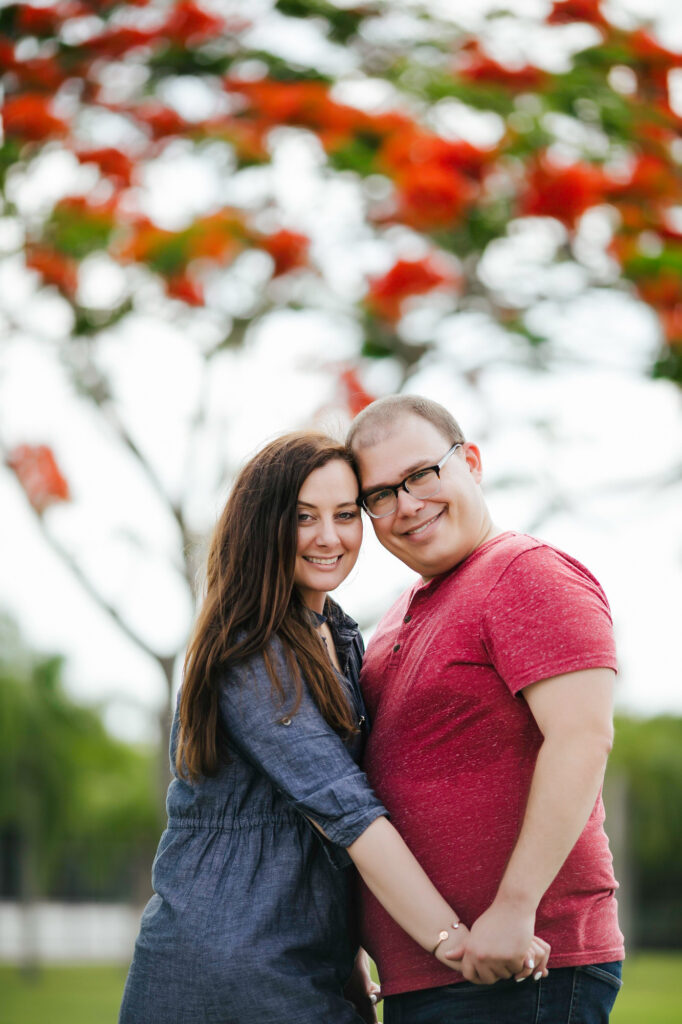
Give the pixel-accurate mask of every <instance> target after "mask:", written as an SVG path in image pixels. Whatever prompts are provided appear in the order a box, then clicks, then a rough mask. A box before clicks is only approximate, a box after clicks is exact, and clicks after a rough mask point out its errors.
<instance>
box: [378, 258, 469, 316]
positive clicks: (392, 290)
mask: <svg viewBox="0 0 682 1024" xmlns="http://www.w3.org/2000/svg"><path fill="white" fill-rule="evenodd" d="M458 284H459V279H458V278H457V276H456V275H455V274H454V273H453V272H452V271H448V270H444V269H441V268H439V267H438V266H436V265H434V263H433V261H432V260H430V259H428V258H427V259H421V260H398V261H397V263H394V265H393V266H392V267H391V269H390V270H389V271H388V273H386V274H384V275H383V276H382V277H376V278H373V279H372V280H371V281H370V286H369V290H368V292H367V295H366V296H365V303H366V305H367V306H368V308H369V310H370V312H372V313H374V314H376V315H377V316H380V317H382V318H383V319H384V320H390V321H392V322H395V321H396V320H399V319H400V315H401V311H402V304H403V302H404V301H405V299H408V298H410V297H411V296H413V295H425V294H426V293H427V292H430V291H433V290H434V288H440V287H441V286H447V287H449V288H456V287H457V285H458Z"/></svg>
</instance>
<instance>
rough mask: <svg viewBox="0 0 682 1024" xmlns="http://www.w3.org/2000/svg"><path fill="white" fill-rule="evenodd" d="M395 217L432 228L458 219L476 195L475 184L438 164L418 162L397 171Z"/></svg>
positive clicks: (420, 229)
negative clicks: (402, 171) (398, 172)
mask: <svg viewBox="0 0 682 1024" xmlns="http://www.w3.org/2000/svg"><path fill="white" fill-rule="evenodd" d="M397 185H398V197H397V218H396V219H398V220H401V221H403V222H404V223H405V224H408V225H409V226H410V227H413V228H416V230H417V231H432V230H435V229H437V228H446V227H449V226H451V225H452V224H454V223H457V221H459V220H461V218H462V216H463V214H464V212H465V210H466V209H467V208H468V207H469V206H470V205H471V203H472V202H473V200H474V199H475V198H476V195H477V188H476V186H475V184H474V183H473V182H472V181H471V180H470V179H469V178H465V177H464V175H463V174H459V173H458V172H457V171H454V170H450V171H449V170H446V169H445V168H444V167H440V166H439V165H438V164H420V165H417V166H414V167H410V168H409V169H408V170H406V171H405V172H404V173H403V174H401V175H400V177H399V179H398V182H397Z"/></svg>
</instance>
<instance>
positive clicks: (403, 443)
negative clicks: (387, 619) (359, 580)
mask: <svg viewBox="0 0 682 1024" xmlns="http://www.w3.org/2000/svg"><path fill="white" fill-rule="evenodd" d="M450 447H451V442H450V441H449V440H448V438H446V437H443V435H442V434H441V433H440V431H439V430H437V429H436V427H434V425H433V424H432V423H429V421H428V420H425V419H422V418H421V416H415V415H412V414H409V415H406V416H403V417H401V418H400V419H399V420H398V421H397V422H396V424H395V426H393V427H392V429H391V432H390V433H389V434H388V435H387V436H386V437H384V438H382V439H381V440H379V441H377V442H376V443H375V444H373V445H371V446H368V447H366V448H360V449H359V450H357V451H356V453H355V454H356V459H357V464H358V468H359V471H360V480H361V488H362V493H363V494H364V493H366V492H368V491H372V490H376V489H378V488H380V487H382V486H386V485H393V486H395V485H397V484H398V483H400V481H401V480H403V479H404V477H406V476H407V475H408V474H409V473H413V472H415V471H416V470H418V469H420V468H423V467H426V466H433V465H435V464H436V463H438V462H439V461H440V460H441V459H442V458H443V456H444V455H445V453H446V452H447V451H448V449H449V448H450ZM480 481H481V460H480V455H479V451H478V448H477V447H476V446H475V445H472V444H468V443H467V444H464V445H463V446H462V447H461V448H458V449H457V450H456V451H455V452H454V453H453V454H452V455H451V456H450V458H449V459H448V461H447V462H446V463H445V465H444V466H443V468H442V469H441V471H440V489H439V490H438V493H437V494H435V495H434V496H433V497H431V498H416V497H414V495H412V494H407V493H406V492H405V491H404V490H400V491H399V492H398V507H397V508H396V510H395V512H392V513H391V514H390V515H388V516H385V517H383V518H381V519H372V526H373V527H374V532H375V533H376V535H377V537H378V539H379V540H380V542H381V543H382V544H383V546H384V547H385V548H387V550H388V551H390V552H391V553H392V554H394V555H395V556H396V558H399V559H400V561H401V562H405V564H406V565H409V567H410V568H411V569H414V570H415V572H418V573H420V574H421V575H422V576H423V577H424V578H425V579H430V578H431V577H432V576H438V575H439V574H440V573H443V572H447V571H448V570H450V569H452V568H454V566H456V565H458V564H459V563H460V562H462V561H463V560H464V559H465V558H467V557H468V556H469V555H470V554H471V552H472V551H474V550H475V549H476V548H477V547H478V546H479V545H480V544H482V543H483V541H484V540H486V539H487V537H488V535H489V534H490V533H491V532H492V523H491V521H490V515H489V513H488V509H487V507H486V504H485V502H484V500H483V495H482V493H481V489H480V486H479V485H480Z"/></svg>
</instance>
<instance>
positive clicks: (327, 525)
mask: <svg viewBox="0 0 682 1024" xmlns="http://www.w3.org/2000/svg"><path fill="white" fill-rule="evenodd" d="M315 539H316V541H317V543H318V544H324V545H325V546H326V547H331V546H332V545H333V544H336V543H337V542H338V539H339V533H338V530H337V527H336V523H335V522H334V520H333V519H320V522H319V524H318V527H317V534H316V537H315Z"/></svg>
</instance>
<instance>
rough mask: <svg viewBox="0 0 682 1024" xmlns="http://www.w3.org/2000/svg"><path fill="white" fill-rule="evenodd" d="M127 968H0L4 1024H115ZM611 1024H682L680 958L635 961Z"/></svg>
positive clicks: (653, 957) (659, 956) (674, 955)
mask: <svg viewBox="0 0 682 1024" xmlns="http://www.w3.org/2000/svg"><path fill="white" fill-rule="evenodd" d="M125 976H126V968H124V967H48V968H45V969H44V970H43V971H41V973H40V976H39V979H38V980H37V981H30V980H29V979H27V978H24V977H23V976H22V975H21V974H20V972H19V971H18V970H16V968H13V967H0V1024H116V1019H117V1016H118V1007H119V1003H120V1001H121V993H122V991H123V985H124V982H125ZM623 980H624V985H623V989H622V991H621V993H620V995H619V996H618V999H617V1001H616V1007H615V1009H614V1011H613V1014H612V1015H611V1024H682V953H657V954H642V955H640V956H632V957H630V959H629V960H627V961H626V963H625V969H624V972H623Z"/></svg>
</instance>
